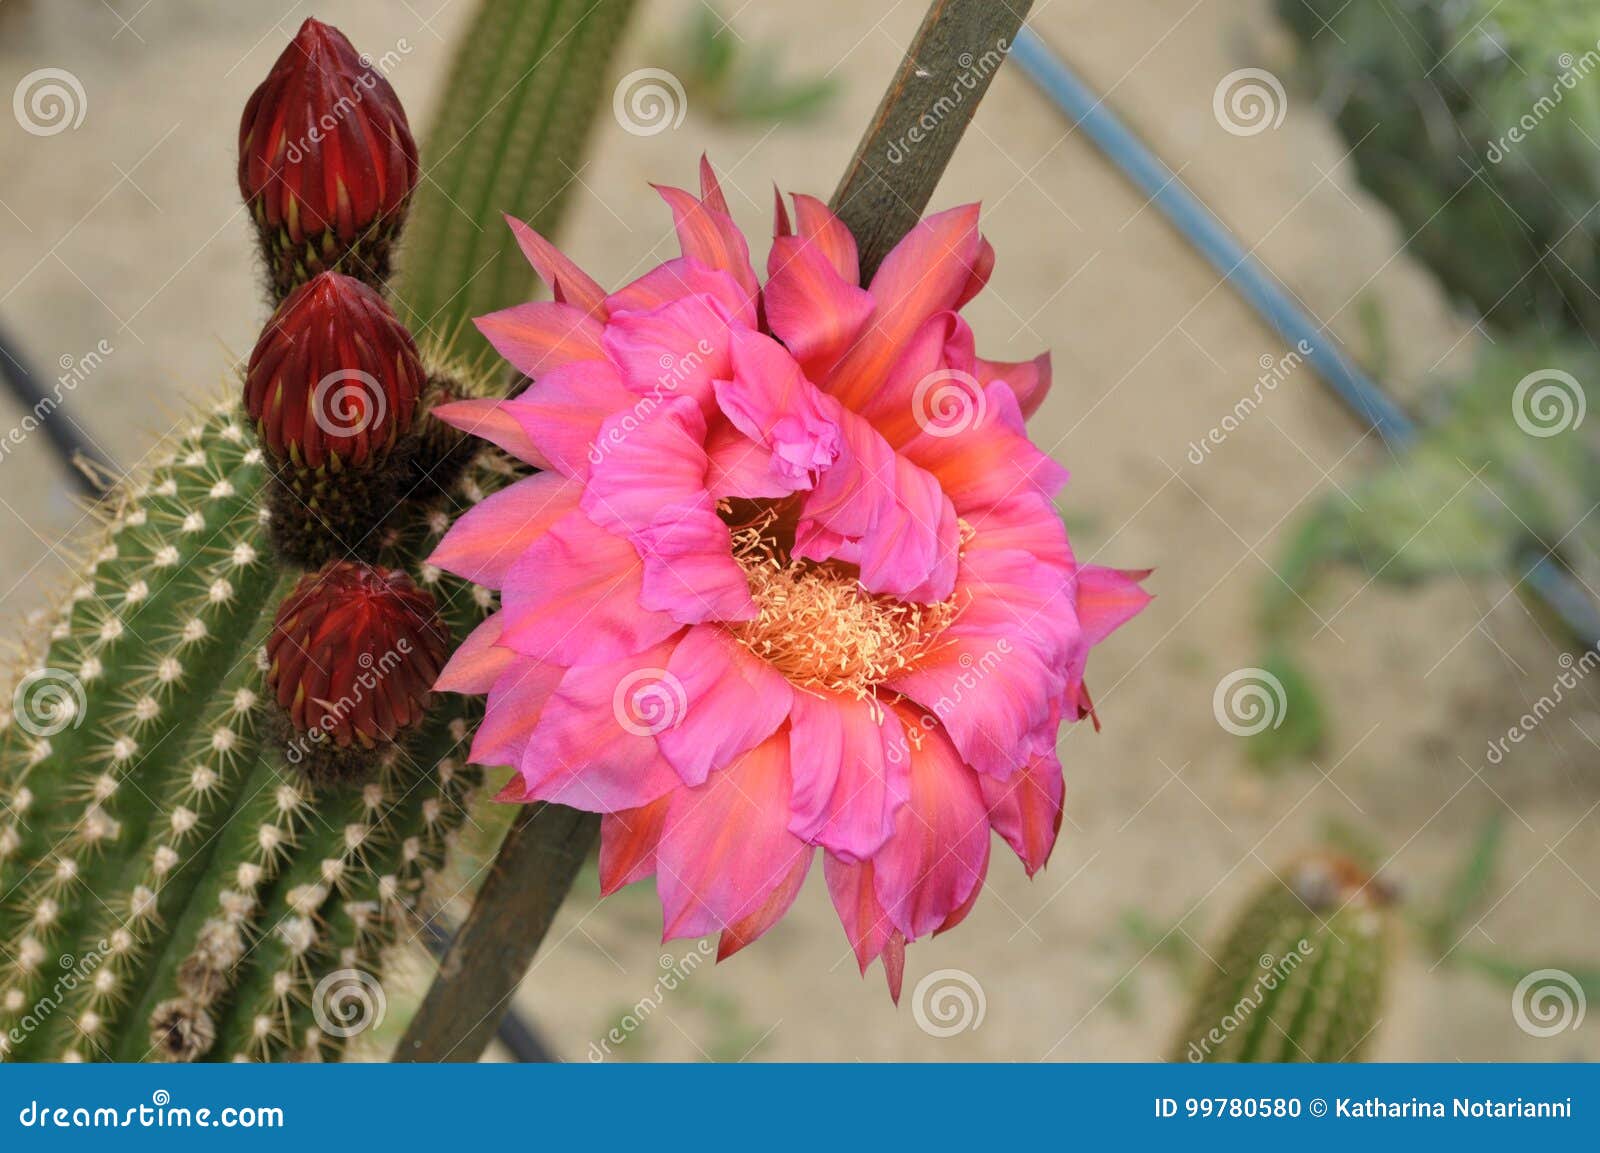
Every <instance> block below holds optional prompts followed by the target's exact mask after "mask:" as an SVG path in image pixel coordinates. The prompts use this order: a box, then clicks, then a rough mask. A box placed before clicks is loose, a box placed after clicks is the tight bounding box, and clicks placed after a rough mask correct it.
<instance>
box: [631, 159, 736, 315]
mask: <svg viewBox="0 0 1600 1153" xmlns="http://www.w3.org/2000/svg"><path fill="white" fill-rule="evenodd" d="M655 189H656V191H657V192H658V193H660V194H661V199H663V200H665V201H666V202H667V207H668V208H670V209H672V220H673V224H674V226H675V227H676V228H677V231H678V244H679V245H680V246H681V247H682V249H683V254H684V255H685V256H688V257H693V258H694V259H695V260H698V261H699V262H700V263H701V264H704V265H707V266H709V267H711V268H720V269H721V270H722V271H723V272H726V273H727V274H728V275H729V276H731V277H733V279H734V280H735V281H736V282H738V285H739V287H740V288H741V289H742V290H743V291H744V295H745V298H746V299H747V300H749V301H750V302H751V304H752V305H754V302H755V299H756V294H757V292H758V291H759V290H760V286H759V285H758V284H757V283H756V274H755V270H754V269H752V268H751V267H750V246H749V245H748V244H747V243H745V239H744V233H742V232H740V231H739V226H738V225H737V224H735V223H734V222H733V217H731V216H729V215H728V214H727V213H726V212H723V211H719V210H718V209H717V208H715V207H712V206H710V205H708V204H706V203H705V202H703V201H701V200H699V199H697V198H696V197H695V196H694V195H693V194H692V193H689V192H685V191H684V190H683V189H681V188H669V187H667V186H665V185H656V186H655Z"/></svg>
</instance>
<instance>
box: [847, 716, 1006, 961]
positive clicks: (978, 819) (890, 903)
mask: <svg viewBox="0 0 1600 1153" xmlns="http://www.w3.org/2000/svg"><path fill="white" fill-rule="evenodd" d="M910 761H911V798H910V800H909V801H907V802H906V804H905V806H904V807H903V808H901V810H900V812H899V813H898V814H897V815H896V818H895V829H894V835H893V836H891V837H890V838H889V841H888V843H887V844H885V845H884V846H883V848H882V849H880V850H878V853H877V855H876V856H874V857H873V858H872V864H873V888H874V891H875V892H876V894H877V897H878V901H879V902H880V903H881V904H882V905H883V908H884V910H885V911H886V912H887V913H888V914H889V919H890V921H892V922H893V923H894V926H895V928H897V929H899V930H900V931H901V932H902V933H904V934H905V935H906V938H907V939H908V940H913V941H914V940H916V939H917V938H918V937H922V936H926V935H927V934H929V933H932V932H934V931H935V930H937V929H938V928H939V927H940V926H941V925H943V924H944V922H945V920H946V918H948V917H949V916H950V915H951V914H952V913H954V912H955V911H956V910H958V909H960V908H961V907H962V906H963V905H965V904H966V903H967V902H968V900H969V898H971V896H972V891H973V889H974V888H976V887H978V886H980V885H982V884H983V877H984V874H985V873H986V872H987V871H988V867H989V809H988V806H987V805H986V804H985V803H984V800H983V794H982V793H981V792H979V790H978V780H977V775H976V774H975V773H974V772H973V771H972V770H971V769H969V768H967V766H966V765H964V764H962V763H961V758H960V757H958V756H957V755H956V751H955V749H954V748H953V747H952V746H951V744H950V742H949V741H947V740H945V739H943V736H942V735H941V734H940V733H939V731H938V730H937V729H935V730H933V731H932V732H925V733H924V736H923V739H922V741H921V743H920V745H914V746H913V747H912V749H911V756H910Z"/></svg>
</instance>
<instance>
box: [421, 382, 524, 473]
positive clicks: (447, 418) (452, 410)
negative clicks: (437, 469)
mask: <svg viewBox="0 0 1600 1153" xmlns="http://www.w3.org/2000/svg"><path fill="white" fill-rule="evenodd" d="M507 403H508V402H507V401H504V400H500V399H497V398H483V399H477V400H453V401H451V402H449V403H448V404H441V405H437V406H435V407H434V408H433V409H431V410H430V414H431V415H433V416H436V417H438V418H439V419H440V420H442V421H444V422H445V423H446V424H448V425H450V426H451V427H452V428H459V429H460V430H461V431H462V432H470V433H471V434H472V435H473V436H480V437H482V438H483V439H484V440H486V441H488V442H489V443H490V444H494V445H498V446H499V447H501V448H503V449H505V450H506V451H507V452H509V453H510V454H511V455H512V456H514V457H516V458H517V459H518V460H521V461H526V462H527V463H528V464H531V465H533V467H534V468H549V467H550V462H549V461H548V460H546V459H545V456H544V453H542V452H540V451H539V450H538V448H536V447H535V446H534V443H533V441H532V440H530V439H528V434H527V432H526V431H525V430H524V429H523V427H522V422H521V421H519V420H518V419H517V418H516V416H515V414H514V413H513V412H512V411H511V410H510V409H509V408H507V407H506V405H507Z"/></svg>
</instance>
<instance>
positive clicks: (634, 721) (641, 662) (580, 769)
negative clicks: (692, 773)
mask: <svg viewBox="0 0 1600 1153" xmlns="http://www.w3.org/2000/svg"><path fill="white" fill-rule="evenodd" d="M671 652H672V643H671V642H668V643H666V644H662V645H658V646H656V647H655V648H653V649H649V650H647V651H646V652H643V653H640V654H638V656H637V657H632V658H629V659H627V660H623V661H615V662H611V663H608V664H589V665H580V666H578V667H577V668H571V669H568V670H566V675H565V676H563V677H562V678H561V684H560V686H559V687H558V688H557V689H556V691H555V692H554V694H552V695H551V697H550V699H549V701H548V702H547V703H546V704H545V706H544V712H543V713H542V714H541V716H540V717H539V723H538V724H537V725H536V726H535V727H534V729H533V731H532V732H531V733H530V734H529V735H528V744H527V748H526V749H525V750H524V751H523V754H522V761H521V763H520V766H519V770H520V772H521V775H522V783H523V789H524V796H525V797H526V798H527V799H529V800H538V801H552V802H554V803H556V804H560V805H570V806H571V807H572V808H575V809H583V810H585V811H587V812H591V813H615V812H618V811H619V810H623V809H636V808H639V807H640V806H642V805H648V804H649V803H650V802H651V801H654V800H656V799H657V798H659V797H662V796H664V795H666V794H667V793H668V792H670V791H671V790H673V789H675V788H678V787H679V780H678V774H677V773H675V772H673V770H672V766H671V765H669V764H667V762H666V761H665V760H664V759H663V758H662V756H661V754H660V752H659V751H658V750H657V748H656V741H655V732H656V731H659V730H657V728H656V726H658V725H660V726H670V725H671V724H673V723H674V721H675V719H678V718H681V717H682V709H683V706H682V698H681V696H680V695H679V694H678V693H677V692H676V690H675V689H674V687H673V686H672V684H671V683H670V682H669V681H667V680H666V678H665V670H664V669H663V668H662V666H663V665H665V663H666V661H667V658H668V657H669V656H670V655H671Z"/></svg>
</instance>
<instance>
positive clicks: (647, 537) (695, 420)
mask: <svg viewBox="0 0 1600 1153" xmlns="http://www.w3.org/2000/svg"><path fill="white" fill-rule="evenodd" d="M705 428H706V424H705V417H704V416H703V415H702V414H701V412H700V408H699V406H698V404H697V403H696V402H695V401H694V400H692V399H691V398H689V397H687V396H680V397H677V398H674V399H671V400H668V401H667V402H666V403H665V404H664V405H663V406H661V407H660V408H659V409H657V410H656V411H655V412H653V413H651V414H649V415H648V416H647V417H646V418H645V419H644V422H643V423H642V424H640V423H638V422H637V421H635V419H634V416H633V414H632V413H624V414H622V415H621V416H620V417H613V418H612V419H611V420H610V421H608V422H607V423H606V427H605V428H604V429H602V431H601V434H600V437H599V438H598V442H599V444H600V446H601V448H602V450H603V452H604V455H602V456H601V457H600V459H599V460H597V461H596V462H595V463H594V465H593V467H592V468H591V471H590V476H589V485H588V487H587V488H586V489H585V490H584V494H583V499H582V505H583V509H584V511H585V512H586V513H587V514H588V516H589V519H590V520H592V521H594V522H595V523H596V524H598V525H600V526H601V527H603V528H606V529H609V530H611V531H613V532H616V533H619V534H622V535H624V536H626V537H627V539H628V540H630V541H631V542H632V543H633V545H634V548H635V549H636V550H637V551H638V553H639V556H640V558H641V559H642V560H643V561H644V574H643V581H642V586H641V592H640V598H639V603H640V604H641V605H642V606H643V607H645V608H646V609H653V610H659V611H663V612H670V613H671V614H672V615H673V617H674V618H675V619H676V620H678V621H680V622H682V623H684V624H691V623H696V622H699V621H703V620H748V619H750V618H751V617H753V616H754V615H755V613H756V607H755V602H754V601H752V600H751V599H750V585H749V582H748V580H746V578H745V575H744V570H743V569H741V568H740V567H739V565H738V563H737V562H736V561H735V560H734V559H733V538H732V536H731V535H730V533H729V531H728V526H727V525H726V524H724V523H723V521H722V519H721V518H720V517H719V516H718V515H717V511H716V505H715V502H714V501H713V500H712V498H711V495H710V494H709V493H708V492H707V491H706V488H705V482H706V469H707V461H706V454H705V449H704V448H703V447H702V442H703V441H704V440H705Z"/></svg>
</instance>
